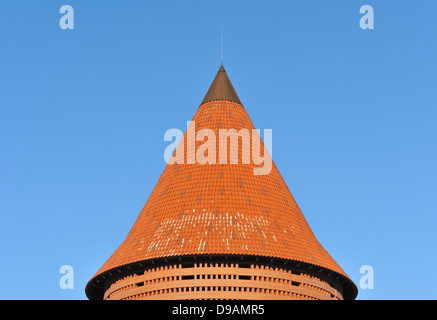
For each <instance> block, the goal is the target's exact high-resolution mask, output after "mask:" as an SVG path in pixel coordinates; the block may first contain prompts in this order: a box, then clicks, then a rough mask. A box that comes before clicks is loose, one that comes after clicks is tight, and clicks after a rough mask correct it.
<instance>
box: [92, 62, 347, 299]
mask: <svg viewBox="0 0 437 320" xmlns="http://www.w3.org/2000/svg"><path fill="white" fill-rule="evenodd" d="M193 122H194V123H195V130H196V132H198V131H199V130H201V129H211V130H213V131H214V133H215V134H216V137H219V129H236V130H237V131H239V130H241V129H248V130H249V131H250V132H252V129H255V127H254V125H253V123H252V122H251V120H250V118H249V116H248V114H247V112H246V110H245V109H244V107H243V106H242V104H241V102H240V100H239V98H238V96H237V94H236V92H235V90H234V88H233V86H232V84H231V82H230V80H229V78H228V76H227V75H226V72H225V70H224V68H223V67H221V68H220V70H219V71H218V73H217V75H216V77H215V79H214V81H213V83H212V85H211V87H210V88H209V90H208V93H207V94H206V96H205V98H204V100H203V101H202V103H201V105H200V106H199V108H198V110H197V112H196V114H195V115H194V117H193V119H192V124H193ZM188 131H189V130H187V132H188ZM187 132H186V133H185V135H184V139H183V141H181V143H183V144H184V146H185V150H187ZM217 140H218V139H217ZM202 143H203V141H197V142H196V150H197V149H198V147H199V146H200V145H202ZM218 149H219V148H217V153H216V155H217V159H218V155H219V151H218ZM263 149H264V145H263V143H262V141H261V150H263ZM250 151H252V146H250ZM229 154H230V146H229V145H228V155H229ZM189 156H190V155H187V154H185V156H184V160H185V161H184V164H178V163H175V164H167V166H166V167H165V169H164V172H163V173H162V175H161V177H160V178H159V180H158V182H157V184H156V186H155V188H154V189H153V191H152V193H151V195H150V197H149V199H148V201H147V202H146V204H145V206H144V207H143V209H142V210H141V212H140V214H139V216H138V218H137V220H136V222H135V224H134V226H133V227H132V229H131V230H130V232H129V234H128V235H127V237H126V239H125V240H124V241H123V243H122V244H121V245H120V246H119V248H118V249H117V250H116V251H115V252H114V253H113V254H112V255H111V257H110V258H109V259H108V260H107V261H106V262H105V264H104V265H103V266H102V267H101V268H100V270H99V271H98V272H97V273H96V274H95V276H94V277H93V279H91V280H90V282H89V283H88V285H87V294H88V293H89V292H88V291H89V290H91V289H90V284H91V283H93V281H95V280H96V279H97V278H98V277H100V276H101V275H103V274H104V273H107V272H109V271H111V270H114V269H117V268H119V267H120V266H125V265H128V264H132V263H134V262H140V261H145V260H151V259H158V258H165V257H177V256H187V255H213V254H229V255H233V254H235V255H252V256H263V257H273V258H278V259H287V260H292V261H299V262H303V263H307V264H310V265H314V266H319V267H322V268H325V269H327V270H330V271H332V272H334V273H335V274H337V275H338V276H339V277H341V278H342V279H343V280H345V281H346V282H348V283H349V284H350V286H352V287H353V288H354V289H352V291H354V290H355V293H354V294H355V295H356V287H355V285H354V284H353V282H352V281H351V280H350V279H349V278H348V276H347V275H346V273H345V272H344V271H343V270H342V269H341V268H340V266H339V265H338V264H337V263H336V262H335V260H334V259H333V258H332V257H331V256H330V255H329V253H328V252H327V251H326V250H325V249H324V248H323V246H322V245H321V244H320V243H319V241H318V240H317V239H316V237H315V236H314V234H313V232H312V231H311V229H310V227H309V225H308V223H307V221H306V219H305V217H304V215H303V214H302V212H301V210H300V209H299V207H298V205H297V203H296V201H295V200H294V198H293V196H292V194H291V192H290V190H289V188H288V187H287V184H286V183H285V181H284V180H283V178H282V176H281V174H280V173H279V171H278V169H277V167H276V166H275V164H274V163H272V168H271V172H270V173H269V174H266V175H255V174H254V168H259V167H260V165H257V164H255V163H254V162H253V159H251V160H250V163H248V164H242V163H241V162H242V158H241V155H240V157H239V164H218V160H217V164H199V163H195V164H188V163H187V159H188V157H189ZM228 163H229V162H228ZM88 296H89V294H88ZM354 297H355V296H354ZM354 297H353V298H354Z"/></svg>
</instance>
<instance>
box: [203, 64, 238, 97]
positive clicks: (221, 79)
mask: <svg viewBox="0 0 437 320" xmlns="http://www.w3.org/2000/svg"><path fill="white" fill-rule="evenodd" d="M215 100H228V101H234V102H236V103H239V104H242V103H241V101H240V98H238V95H237V92H236V91H235V89H234V86H233V85H232V83H231V80H229V77H228V75H227V74H226V71H225V68H224V67H223V65H221V66H220V69H219V71H218V72H217V75H216V76H215V78H214V80H213V82H212V84H211V86H210V87H209V89H208V92H207V93H206V95H205V97H204V98H203V101H202V103H201V105H202V104H204V103H205V102H210V101H215Z"/></svg>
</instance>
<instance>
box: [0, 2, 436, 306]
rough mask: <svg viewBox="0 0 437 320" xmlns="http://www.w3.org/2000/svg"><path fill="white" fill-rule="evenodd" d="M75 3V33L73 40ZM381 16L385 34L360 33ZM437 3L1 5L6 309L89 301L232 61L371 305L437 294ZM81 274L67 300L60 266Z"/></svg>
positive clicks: (326, 240)
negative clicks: (368, 17) (167, 136)
mask: <svg viewBox="0 0 437 320" xmlns="http://www.w3.org/2000/svg"><path fill="white" fill-rule="evenodd" d="M64 4H69V5H72V6H73V8H74V11H75V21H74V22H75V29H74V30H61V29H60V27H59V19H60V18H61V16H62V15H61V14H59V9H60V7H61V6H62V5H64ZM365 4H369V5H373V8H374V10H375V29H374V30H362V29H360V27H359V20H360V17H361V15H360V13H359V9H360V7H361V6H362V5H365ZM436 12H437V2H436V1H433V0H423V1H399V0H397V1H394V0H390V1H388V0H387V1H373V0H372V1H371V0H343V1H340V0H338V1H321V0H320V1H314V0H312V1H309V0H305V1H303V0H301V1H253V0H252V1H200V0H199V1H139V0H138V1H84V0H83V1H79V0H70V1H68V2H67V1H55V0H52V1H31V0H28V1H1V3H0V214H1V223H0V255H1V258H0V259H1V263H0V299H85V298H86V296H85V293H84V287H85V285H86V283H87V281H88V280H89V279H90V278H91V277H92V276H93V275H94V273H95V272H96V271H97V270H98V268H100V266H101V265H102V264H103V263H104V262H105V261H106V259H107V258H108V257H109V255H110V254H111V253H112V252H113V251H114V250H115V249H116V248H117V246H118V245H119V244H120V243H121V242H122V241H123V239H124V238H125V236H126V235H127V233H128V231H129V230H130V228H131V226H132V225H133V223H134V221H135V219H136V217H137V216H138V214H139V212H140V210H141V208H142V206H143V205H144V203H145V202H146V200H147V198H148V196H149V195H150V193H151V191H152V189H153V187H154V186H155V183H156V182H157V180H158V178H159V176H160V174H161V172H162V171H163V169H164V167H165V162H164V158H163V154H164V150H165V148H166V146H167V145H168V144H169V142H165V141H164V139H163V136H164V133H165V131H166V130H167V129H170V128H179V129H182V130H183V129H184V128H186V121H189V120H191V118H192V116H193V115H194V113H195V111H196V109H197V107H198V105H199V103H200V102H201V100H202V98H203V96H204V94H205V93H206V90H207V89H208V87H209V85H210V83H211V81H212V79H213V77H214V76H215V73H216V72H217V70H218V68H219V66H220V25H221V22H223V25H224V65H225V67H226V69H227V72H228V75H229V76H230V78H231V80H232V82H233V84H234V87H235V89H236V90H237V92H238V94H239V96H240V98H241V100H242V102H243V104H244V105H245V108H246V110H247V111H248V113H249V115H250V117H251V119H252V122H253V123H254V124H255V126H256V127H257V128H260V129H272V130H273V159H274V161H275V163H276V165H277V167H278V168H279V170H280V172H281V174H282V176H283V177H284V179H285V181H286V182H287V184H288V186H289V188H290V190H291V192H292V193H293V195H294V197H295V199H296V201H297V203H298V204H299V206H300V208H301V209H302V211H303V213H304V215H305V217H306V218H307V220H308V222H309V224H310V226H311V228H312V230H313V231H314V233H315V234H316V236H317V238H318V239H319V241H320V242H321V243H322V245H323V246H324V247H325V248H326V249H327V250H328V252H330V253H331V255H332V256H333V257H334V258H335V259H336V261H337V262H338V263H339V264H340V265H341V266H342V268H343V269H344V270H345V271H346V272H347V273H348V275H349V276H350V277H351V278H352V279H353V280H354V282H355V283H356V284H357V285H358V284H359V281H360V277H361V276H362V275H361V274H360V273H359V269H360V267H361V266H362V265H371V266H373V268H374V272H375V289H374V290H360V292H359V296H358V298H359V299H430V298H433V299H436V298H437V294H436V291H435V287H436V286H437V280H436V276H435V273H436V271H437V267H436V265H437V254H436V249H435V246H436V244H437V232H436V231H435V228H436V226H437V218H436V214H437V199H436V195H437V186H436V181H437V169H436V164H437V125H436V123H437V110H436V108H437V83H436V82H437V81H436V74H437V62H436V57H437V19H436ZM62 265H71V266H72V267H73V268H74V280H75V282H74V289H73V290H61V289H60V287H59V279H60V277H61V276H62V275H61V274H60V273H59V268H60V267H61V266H62Z"/></svg>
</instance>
